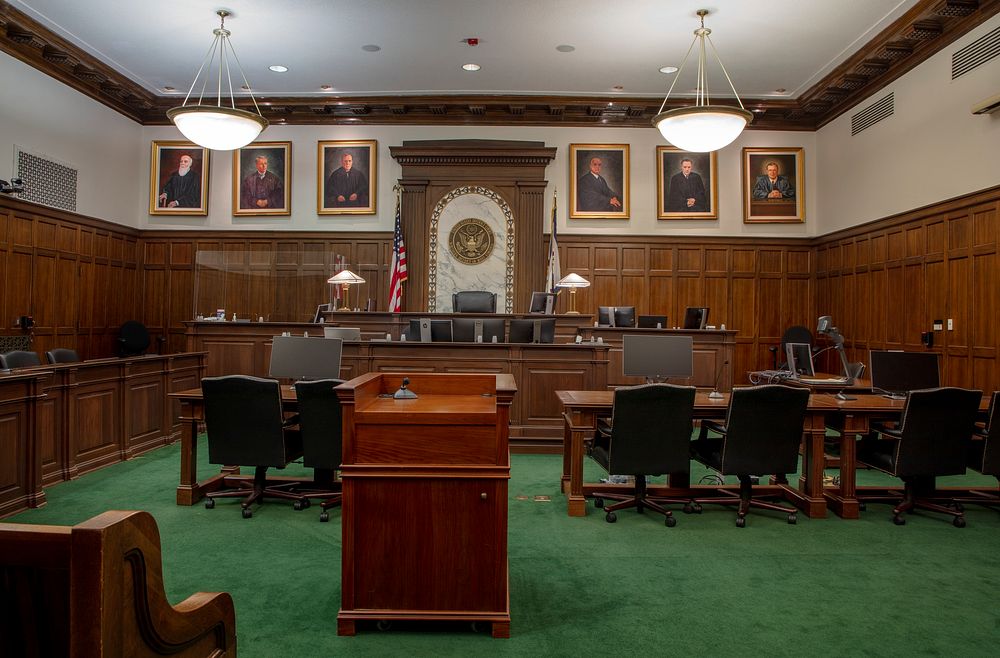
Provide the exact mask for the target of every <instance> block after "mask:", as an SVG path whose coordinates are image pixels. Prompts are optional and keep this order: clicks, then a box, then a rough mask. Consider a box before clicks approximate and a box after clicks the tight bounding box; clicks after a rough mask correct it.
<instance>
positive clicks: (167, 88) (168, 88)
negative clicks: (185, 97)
mask: <svg viewBox="0 0 1000 658" xmlns="http://www.w3.org/2000/svg"><path fill="white" fill-rule="evenodd" d="M163 91H177V90H176V89H174V88H173V87H164V88H163Z"/></svg>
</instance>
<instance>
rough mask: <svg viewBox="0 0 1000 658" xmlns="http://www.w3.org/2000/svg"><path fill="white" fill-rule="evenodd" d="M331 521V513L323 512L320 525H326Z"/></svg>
mask: <svg viewBox="0 0 1000 658" xmlns="http://www.w3.org/2000/svg"><path fill="white" fill-rule="evenodd" d="M329 520H330V513H329V512H327V511H326V510H323V512H322V513H321V514H320V515H319V521H320V523H326V522H327V521H329Z"/></svg>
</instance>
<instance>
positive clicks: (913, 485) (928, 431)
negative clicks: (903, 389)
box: [858, 387, 983, 528]
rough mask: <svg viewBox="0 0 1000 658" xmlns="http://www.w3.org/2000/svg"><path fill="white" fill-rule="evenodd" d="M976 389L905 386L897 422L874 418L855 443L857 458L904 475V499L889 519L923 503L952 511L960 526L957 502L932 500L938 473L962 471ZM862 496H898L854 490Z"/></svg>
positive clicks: (900, 517)
mask: <svg viewBox="0 0 1000 658" xmlns="http://www.w3.org/2000/svg"><path fill="white" fill-rule="evenodd" d="M982 397H983V394H982V392H981V391H972V390H968V389H964V388H950V387H944V388H928V389H924V390H920V391H910V393H909V394H908V395H907V396H906V404H905V406H904V407H903V416H902V418H901V419H900V421H899V424H898V425H896V426H891V425H888V424H882V423H873V424H872V432H871V433H870V434H869V435H868V436H866V437H864V438H863V439H862V440H861V441H860V442H859V443H858V463H860V464H864V465H866V466H869V467H871V468H874V469H877V470H880V471H883V472H885V473H888V474H889V475H892V476H895V477H898V478H900V479H902V480H903V487H904V488H903V500H902V502H900V503H899V504H897V505H896V506H895V507H894V508H893V510H892V521H893V523H895V524H896V525H903V524H905V523H906V519H905V518H904V517H903V513H904V512H910V513H912V512H913V511H914V510H916V509H926V510H931V511H935V512H940V513H942V514H948V515H951V516H952V524H953V525H954V526H955V527H956V528H962V527H965V516H964V514H963V511H962V509H961V507H960V506H951V507H947V506H945V505H941V504H939V503H938V502H935V499H940V497H939V496H937V495H936V494H935V482H934V479H935V477H937V476H938V475H961V474H963V473H965V467H966V460H967V455H966V452H967V447H968V442H969V438H970V437H971V436H972V433H973V430H974V429H975V425H976V414H977V413H978V411H979V402H980V400H982ZM858 499H859V500H861V501H873V500H876V501H877V500H898V497H887V496H860V495H859V496H858Z"/></svg>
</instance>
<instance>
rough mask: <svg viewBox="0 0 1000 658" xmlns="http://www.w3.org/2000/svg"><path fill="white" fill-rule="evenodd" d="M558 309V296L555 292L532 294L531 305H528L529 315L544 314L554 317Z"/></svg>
mask: <svg viewBox="0 0 1000 658" xmlns="http://www.w3.org/2000/svg"><path fill="white" fill-rule="evenodd" d="M555 307H556V294H555V293H554V292H533V293H531V304H529V305H528V313H542V314H544V315H552V313H553V312H554V311H555Z"/></svg>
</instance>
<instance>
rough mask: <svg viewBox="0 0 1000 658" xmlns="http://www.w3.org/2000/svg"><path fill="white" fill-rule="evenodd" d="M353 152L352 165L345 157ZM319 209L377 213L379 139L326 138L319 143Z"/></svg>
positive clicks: (333, 212)
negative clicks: (335, 139) (348, 163)
mask: <svg viewBox="0 0 1000 658" xmlns="http://www.w3.org/2000/svg"><path fill="white" fill-rule="evenodd" d="M348 156H350V158H351V162H350V167H349V168H348V165H347V163H346V162H345V159H346V158H347V157H348ZM316 171H317V181H316V213H317V214H320V215H374V214H375V204H376V200H377V196H378V142H377V141H375V140H374V139H370V140H337V141H334V140H326V141H320V142H318V143H317V165H316Z"/></svg>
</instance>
